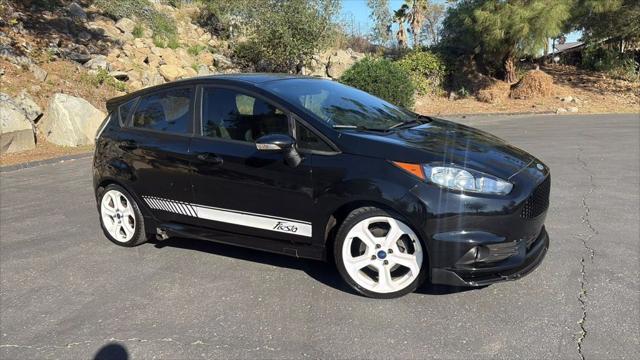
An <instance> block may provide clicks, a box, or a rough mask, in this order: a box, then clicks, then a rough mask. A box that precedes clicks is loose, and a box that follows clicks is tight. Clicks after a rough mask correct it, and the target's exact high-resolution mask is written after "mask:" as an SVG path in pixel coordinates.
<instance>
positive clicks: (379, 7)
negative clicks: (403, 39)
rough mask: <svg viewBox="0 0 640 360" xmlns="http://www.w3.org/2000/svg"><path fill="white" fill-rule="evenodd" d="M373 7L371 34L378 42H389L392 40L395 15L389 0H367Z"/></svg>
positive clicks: (370, 6) (371, 7)
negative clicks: (392, 24)
mask: <svg viewBox="0 0 640 360" xmlns="http://www.w3.org/2000/svg"><path fill="white" fill-rule="evenodd" d="M367 5H368V6H369V8H370V9H371V15H369V17H370V18H371V20H372V21H373V29H372V31H371V35H372V37H373V40H374V41H375V42H377V43H378V44H383V45H384V44H388V43H389V41H391V23H392V22H393V17H392V16H391V11H390V10H389V0H367Z"/></svg>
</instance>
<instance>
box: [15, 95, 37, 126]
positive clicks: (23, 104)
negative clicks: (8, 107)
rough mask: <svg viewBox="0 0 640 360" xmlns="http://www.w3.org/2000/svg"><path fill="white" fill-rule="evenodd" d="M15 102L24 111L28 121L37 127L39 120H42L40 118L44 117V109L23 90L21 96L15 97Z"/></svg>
mask: <svg viewBox="0 0 640 360" xmlns="http://www.w3.org/2000/svg"><path fill="white" fill-rule="evenodd" d="M14 101H15V103H16V105H18V107H19V108H20V109H22V112H23V113H24V115H25V116H26V117H27V120H29V121H30V122H31V123H32V124H34V125H35V123H36V122H37V121H38V119H40V116H42V109H41V108H40V106H38V104H37V103H36V102H35V100H34V99H33V97H31V95H29V93H28V92H27V91H26V90H22V91H21V92H20V94H19V95H18V96H16V97H15V99H14Z"/></svg>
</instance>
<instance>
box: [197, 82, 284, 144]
mask: <svg viewBox="0 0 640 360" xmlns="http://www.w3.org/2000/svg"><path fill="white" fill-rule="evenodd" d="M202 134H203V135H204V136H209V137H214V138H222V139H229V140H240V141H250V142H253V141H255V140H256V139H258V138H260V137H261V136H264V135H268V134H289V118H288V117H287V115H286V114H285V113H284V112H283V111H282V110H280V109H279V108H277V107H275V106H273V105H271V104H270V103H268V102H266V101H264V100H262V99H259V98H256V97H253V96H250V95H246V94H243V93H240V92H238V91H236V90H230V89H222V88H205V89H204V91H203V95H202Z"/></svg>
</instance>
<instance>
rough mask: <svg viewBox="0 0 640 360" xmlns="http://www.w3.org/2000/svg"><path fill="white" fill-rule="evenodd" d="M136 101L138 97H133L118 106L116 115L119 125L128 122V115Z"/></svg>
mask: <svg viewBox="0 0 640 360" xmlns="http://www.w3.org/2000/svg"><path fill="white" fill-rule="evenodd" d="M137 102H138V98H135V99H133V100H129V101H128V102H126V103H124V104H122V105H120V107H118V115H119V118H120V125H121V126H124V125H127V124H128V123H129V117H130V116H131V112H132V111H133V108H134V107H135V105H136V103H137Z"/></svg>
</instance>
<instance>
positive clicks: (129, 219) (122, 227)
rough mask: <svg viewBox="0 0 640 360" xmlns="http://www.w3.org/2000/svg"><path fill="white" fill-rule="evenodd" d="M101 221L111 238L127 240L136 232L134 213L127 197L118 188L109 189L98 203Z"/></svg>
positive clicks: (121, 240) (120, 240)
mask: <svg viewBox="0 0 640 360" xmlns="http://www.w3.org/2000/svg"><path fill="white" fill-rule="evenodd" d="M100 215H101V216H102V223H103V224H104V227H105V228H106V229H107V231H108V232H109V235H111V237H112V238H114V239H116V240H117V241H119V242H123V243H125V242H128V241H129V240H131V238H133V235H134V234H135V232H136V215H135V213H134V211H133V206H131V203H130V202H129V200H128V199H127V197H126V196H125V195H124V194H123V193H121V192H120V191H118V190H109V191H107V192H106V193H105V194H104V195H103V196H102V202H101V205H100Z"/></svg>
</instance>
